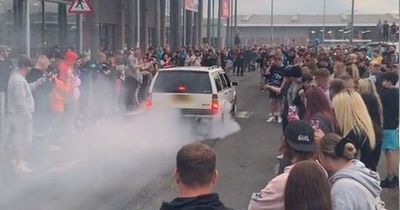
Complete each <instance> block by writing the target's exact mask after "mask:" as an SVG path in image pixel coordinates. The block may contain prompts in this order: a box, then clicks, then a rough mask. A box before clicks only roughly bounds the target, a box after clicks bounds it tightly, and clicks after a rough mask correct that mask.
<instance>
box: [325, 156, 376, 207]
mask: <svg viewBox="0 0 400 210" xmlns="http://www.w3.org/2000/svg"><path fill="white" fill-rule="evenodd" d="M351 163H352V164H353V165H352V166H351V167H348V168H344V169H342V170H340V171H338V172H336V173H335V174H334V175H333V176H332V177H331V178H330V181H331V183H332V190H331V195H332V202H333V206H334V209H335V210H375V209H376V208H375V201H374V200H372V199H371V198H370V197H367V194H366V193H365V190H363V189H362V188H361V186H359V185H358V184H357V183H354V184H352V182H353V181H356V182H358V183H359V184H361V185H363V186H364V187H365V188H366V189H368V191H369V192H370V193H372V195H373V197H374V198H375V197H378V196H380V194H381V191H382V188H381V187H380V186H379V183H380V178H379V174H378V173H376V172H374V171H371V170H369V169H368V168H366V167H365V165H364V164H363V163H362V162H360V161H359V160H352V161H351ZM344 179H351V180H348V181H346V180H344ZM349 181H350V182H349Z"/></svg>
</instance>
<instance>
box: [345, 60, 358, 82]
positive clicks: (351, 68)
mask: <svg viewBox="0 0 400 210" xmlns="http://www.w3.org/2000/svg"><path fill="white" fill-rule="evenodd" d="M346 72H347V74H349V75H350V76H351V77H352V78H353V79H354V80H359V79H360V72H359V71H358V67H357V66H356V64H354V63H353V64H351V65H348V66H346Z"/></svg>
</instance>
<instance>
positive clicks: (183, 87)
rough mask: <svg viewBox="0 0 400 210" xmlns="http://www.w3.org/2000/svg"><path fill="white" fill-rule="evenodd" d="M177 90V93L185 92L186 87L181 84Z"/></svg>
mask: <svg viewBox="0 0 400 210" xmlns="http://www.w3.org/2000/svg"><path fill="white" fill-rule="evenodd" d="M178 92H179V93H186V92H187V87H186V86H185V85H181V86H179V87H178Z"/></svg>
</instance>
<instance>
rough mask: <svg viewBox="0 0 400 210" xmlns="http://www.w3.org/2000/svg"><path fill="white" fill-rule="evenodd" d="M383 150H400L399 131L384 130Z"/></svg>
mask: <svg viewBox="0 0 400 210" xmlns="http://www.w3.org/2000/svg"><path fill="white" fill-rule="evenodd" d="M382 149H383V150H398V149H399V130H397V129H385V130H383V143H382Z"/></svg>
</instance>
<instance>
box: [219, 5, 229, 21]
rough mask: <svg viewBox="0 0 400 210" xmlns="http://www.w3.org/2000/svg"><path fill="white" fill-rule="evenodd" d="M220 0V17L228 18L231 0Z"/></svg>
mask: <svg viewBox="0 0 400 210" xmlns="http://www.w3.org/2000/svg"><path fill="white" fill-rule="evenodd" d="M220 1H221V7H222V8H221V16H222V18H225V19H228V18H229V17H230V16H231V0H220Z"/></svg>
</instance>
